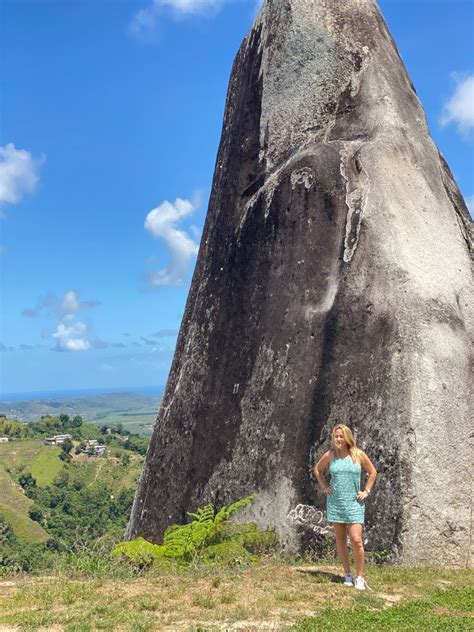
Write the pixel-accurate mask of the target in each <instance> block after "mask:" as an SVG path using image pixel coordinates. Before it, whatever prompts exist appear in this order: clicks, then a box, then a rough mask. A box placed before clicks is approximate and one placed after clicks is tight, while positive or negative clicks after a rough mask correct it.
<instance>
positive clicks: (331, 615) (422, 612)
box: [291, 589, 474, 632]
mask: <svg viewBox="0 0 474 632" xmlns="http://www.w3.org/2000/svg"><path fill="white" fill-rule="evenodd" d="M450 594H451V590H449V589H448V590H447V591H446V596H448V597H449V595H450ZM473 599H474V593H472V592H471V600H473ZM471 603H472V601H471ZM364 629H365V630H392V631H393V632H395V631H399V630H403V631H406V632H409V631H413V632H418V631H420V632H422V631H426V632H435V631H437V630H439V632H451V631H452V632H455V631H460V630H466V631H467V630H473V629H474V621H473V619H472V617H471V616H467V615H466V614H465V613H464V612H459V611H456V610H449V611H447V612H439V610H438V609H437V604H436V601H432V600H429V599H415V600H410V601H408V602H407V603H405V604H403V605H399V606H393V607H392V608H387V609H383V610H382V609H377V610H376V609H371V608H367V607H366V606H361V605H357V606H355V607H353V608H349V609H338V608H327V609H325V610H322V611H321V612H319V613H318V616H317V617H311V618H309V619H306V620H305V621H303V622H302V623H300V624H297V625H295V626H293V627H292V628H291V630H292V631H294V632H319V631H320V630H321V632H323V631H324V632H325V631H326V630H327V631H328V632H329V631H336V630H337V632H345V631H346V632H352V631H353V630H364Z"/></svg>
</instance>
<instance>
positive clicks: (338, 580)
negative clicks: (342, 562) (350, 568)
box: [297, 568, 344, 584]
mask: <svg viewBox="0 0 474 632" xmlns="http://www.w3.org/2000/svg"><path fill="white" fill-rule="evenodd" d="M297 572H298V573H304V574H305V575H310V576H311V577H314V578H315V579H317V580H319V581H320V582H321V583H323V582H324V583H326V582H331V583H333V584H343V583H344V578H343V577H341V576H340V575H336V574H335V573H330V572H329V571H316V570H314V569H313V568H307V569H306V568H298V569H297Z"/></svg>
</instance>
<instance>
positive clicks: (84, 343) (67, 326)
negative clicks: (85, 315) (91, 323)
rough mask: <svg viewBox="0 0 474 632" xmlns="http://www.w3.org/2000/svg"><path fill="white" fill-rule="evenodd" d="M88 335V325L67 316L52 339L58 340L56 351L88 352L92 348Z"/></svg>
mask: <svg viewBox="0 0 474 632" xmlns="http://www.w3.org/2000/svg"><path fill="white" fill-rule="evenodd" d="M87 334H88V332H87V325H85V324H84V323H81V322H80V321H78V320H75V318H74V316H66V317H65V318H64V319H63V321H62V322H61V323H59V325H58V328H57V330H56V331H55V332H54V333H53V334H51V337H52V338H55V339H56V351H87V350H88V349H90V348H91V343H90V341H89V340H88V338H87Z"/></svg>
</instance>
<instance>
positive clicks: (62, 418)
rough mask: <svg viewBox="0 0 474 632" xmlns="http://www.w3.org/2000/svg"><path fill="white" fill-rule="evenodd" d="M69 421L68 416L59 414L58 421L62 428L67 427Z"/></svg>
mask: <svg viewBox="0 0 474 632" xmlns="http://www.w3.org/2000/svg"><path fill="white" fill-rule="evenodd" d="M69 420H70V418H69V415H66V414H64V413H61V415H59V421H60V422H61V424H62V425H63V426H68V425H69Z"/></svg>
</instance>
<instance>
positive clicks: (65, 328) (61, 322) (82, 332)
mask: <svg viewBox="0 0 474 632" xmlns="http://www.w3.org/2000/svg"><path fill="white" fill-rule="evenodd" d="M98 304H99V303H98V302H97V301H80V300H79V295H78V292H77V291H76V290H68V291H67V292H65V293H64V295H63V296H62V297H60V298H58V297H57V296H56V295H55V294H52V293H49V294H45V295H43V296H40V297H39V299H38V301H37V303H36V306H35V307H33V308H29V309H24V310H23V312H22V313H23V316H27V317H29V318H36V317H37V316H44V317H46V318H52V319H54V320H55V321H56V323H57V324H56V329H55V331H51V330H49V331H48V330H43V334H42V335H43V337H44V338H53V339H54V340H55V341H56V346H55V348H54V351H88V350H89V349H92V348H94V349H97V348H102V347H104V346H107V345H106V343H104V342H102V341H101V340H99V339H98V338H97V337H95V336H93V335H92V334H91V332H90V331H89V327H88V325H86V324H85V323H83V322H81V321H79V320H77V316H76V315H77V313H78V312H79V311H81V310H83V309H88V308H91V307H95V306H96V305H98Z"/></svg>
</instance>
